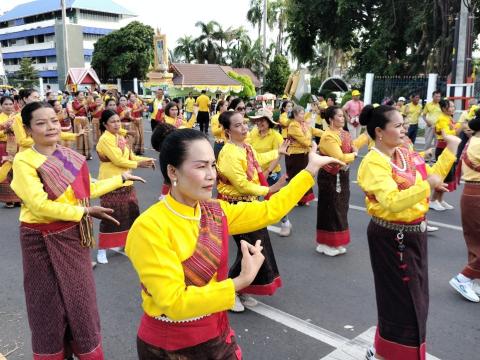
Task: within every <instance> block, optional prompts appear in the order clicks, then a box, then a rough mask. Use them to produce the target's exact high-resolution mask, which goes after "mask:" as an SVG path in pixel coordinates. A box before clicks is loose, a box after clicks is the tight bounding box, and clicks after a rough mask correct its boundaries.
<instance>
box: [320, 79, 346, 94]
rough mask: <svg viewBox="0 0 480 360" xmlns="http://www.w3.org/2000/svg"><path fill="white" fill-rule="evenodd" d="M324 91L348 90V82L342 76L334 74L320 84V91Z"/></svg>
mask: <svg viewBox="0 0 480 360" xmlns="http://www.w3.org/2000/svg"><path fill="white" fill-rule="evenodd" d="M323 91H342V92H347V91H348V84H347V83H346V82H345V80H343V79H342V78H341V77H338V76H334V77H330V78H328V79H326V80H325V81H324V82H323V83H322V85H321V86H320V90H319V92H320V93H321V92H323Z"/></svg>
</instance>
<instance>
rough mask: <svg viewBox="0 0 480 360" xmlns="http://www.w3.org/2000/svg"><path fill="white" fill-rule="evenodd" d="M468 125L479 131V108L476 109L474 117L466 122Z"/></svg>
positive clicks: (474, 130)
mask: <svg viewBox="0 0 480 360" xmlns="http://www.w3.org/2000/svg"><path fill="white" fill-rule="evenodd" d="M468 127H469V128H470V129H471V130H472V131H473V132H477V131H480V110H477V112H476V113H475V117H474V118H473V119H472V120H470V121H469V122H468Z"/></svg>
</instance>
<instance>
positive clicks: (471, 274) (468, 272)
mask: <svg viewBox="0 0 480 360" xmlns="http://www.w3.org/2000/svg"><path fill="white" fill-rule="evenodd" d="M462 274H463V275H464V276H466V277H468V278H470V279H480V270H476V269H472V268H471V267H470V266H469V265H467V266H465V268H464V269H463V270H462Z"/></svg>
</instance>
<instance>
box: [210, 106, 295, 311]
mask: <svg viewBox="0 0 480 360" xmlns="http://www.w3.org/2000/svg"><path fill="white" fill-rule="evenodd" d="M220 123H221V124H222V126H223V128H224V129H225V135H226V136H227V138H228V142H227V143H226V144H225V146H224V147H223V149H222V151H220V154H219V155H218V163H217V169H218V183H217V190H218V197H219V199H222V200H225V201H229V202H230V203H232V204H235V203H237V202H240V201H255V200H258V198H259V197H260V196H264V197H265V196H267V195H268V194H269V193H274V192H276V191H278V190H279V189H280V188H281V187H282V186H283V185H284V184H285V178H284V177H283V178H281V179H280V180H279V181H278V182H277V183H276V184H274V185H272V186H269V185H268V183H267V181H266V179H265V176H264V174H263V171H262V168H261V167H262V166H264V165H266V164H270V163H271V162H272V161H278V158H279V157H280V155H281V154H283V153H285V152H286V147H285V146H282V147H280V148H279V149H275V150H272V151H269V152H266V153H257V152H256V151H255V150H254V149H253V148H252V146H251V145H250V144H248V143H247V141H246V139H247V136H248V126H247V121H246V120H245V119H244V118H243V114H241V113H239V112H232V111H227V112H224V113H223V114H222V115H221V116H220ZM274 166H275V164H274ZM258 239H261V240H262V244H263V248H264V251H263V254H264V255H265V264H264V265H263V266H262V268H261V269H260V272H259V274H258V276H257V277H256V278H255V280H254V281H253V283H252V284H251V285H250V286H249V287H247V288H245V289H243V290H242V292H241V293H242V294H257V295H273V294H274V293H275V291H276V290H277V288H279V287H281V286H282V280H281V278H280V275H279V272H278V267H277V264H276V261H275V256H274V253H273V248H272V245H271V244H270V237H269V235H268V231H267V229H266V228H261V229H259V230H257V231H254V232H251V233H243V234H241V235H240V234H239V235H235V236H234V240H235V243H236V244H237V248H238V251H237V257H236V259H235V262H234V263H233V265H232V267H231V268H230V272H229V276H231V277H235V276H237V275H238V274H239V273H240V268H241V266H240V264H241V261H242V255H241V250H240V241H241V240H246V241H247V242H248V243H250V244H255V241H257V240H258ZM242 301H243V303H247V304H255V303H256V301H255V300H254V299H253V298H251V297H248V296H244V295H242V297H237V298H236V304H235V308H234V309H233V311H238V312H240V311H243V310H244V307H243V305H242Z"/></svg>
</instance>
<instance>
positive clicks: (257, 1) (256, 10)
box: [247, 0, 263, 39]
mask: <svg viewBox="0 0 480 360" xmlns="http://www.w3.org/2000/svg"><path fill="white" fill-rule="evenodd" d="M262 14H263V11H262V0H250V9H248V11H247V20H248V21H249V22H250V23H251V24H252V26H253V27H255V26H258V38H259V39H260V35H261V32H262Z"/></svg>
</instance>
